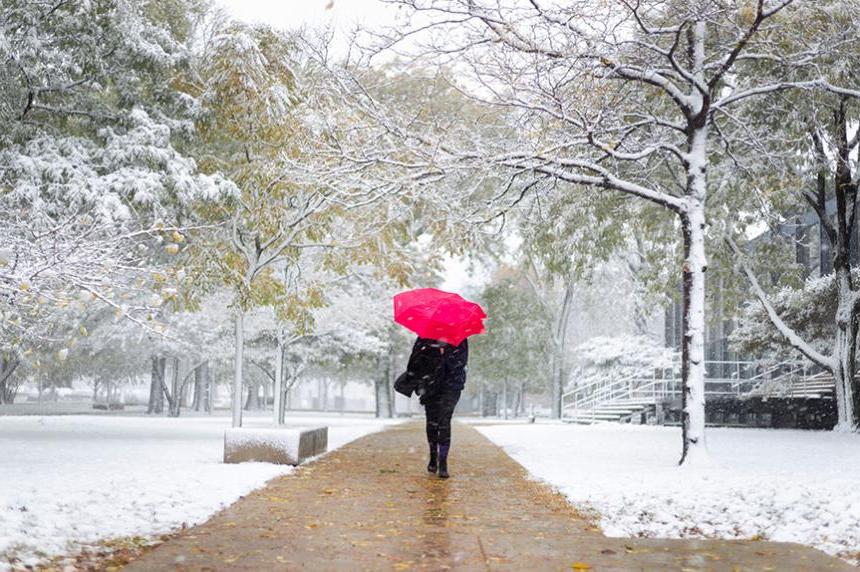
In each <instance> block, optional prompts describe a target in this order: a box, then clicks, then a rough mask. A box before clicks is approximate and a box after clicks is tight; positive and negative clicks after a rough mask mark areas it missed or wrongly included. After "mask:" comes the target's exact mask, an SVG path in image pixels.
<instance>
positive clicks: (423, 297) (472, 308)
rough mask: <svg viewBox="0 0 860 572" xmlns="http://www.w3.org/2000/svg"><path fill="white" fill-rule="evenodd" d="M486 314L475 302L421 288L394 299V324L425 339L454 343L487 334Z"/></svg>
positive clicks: (455, 344)
mask: <svg viewBox="0 0 860 572" xmlns="http://www.w3.org/2000/svg"><path fill="white" fill-rule="evenodd" d="M486 317H487V314H486V313H484V310H483V308H481V306H479V305H478V304H476V303H474V302H470V301H469V300H466V299H465V298H463V297H462V296H460V295H459V294H454V293H452V292H445V291H444V290H437V289H436V288H419V289H417V290H408V291H406V292H401V293H400V294H397V295H396V296H394V321H395V322H397V323H398V324H400V325H401V326H405V327H407V328H408V329H410V330H412V331H413V332H415V333H416V334H418V335H419V336H421V337H422V338H430V339H433V340H439V341H442V342H446V343H449V344H451V345H452V346H458V345H460V342H462V341H463V340H465V339H466V338H468V337H469V336H473V335H475V334H483V333H484V331H485V330H484V322H483V320H484V318H486Z"/></svg>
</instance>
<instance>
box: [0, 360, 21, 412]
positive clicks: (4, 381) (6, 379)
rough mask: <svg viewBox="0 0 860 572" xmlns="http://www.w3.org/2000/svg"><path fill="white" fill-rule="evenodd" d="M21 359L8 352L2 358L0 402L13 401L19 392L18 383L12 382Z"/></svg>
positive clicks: (0, 362) (0, 363)
mask: <svg viewBox="0 0 860 572" xmlns="http://www.w3.org/2000/svg"><path fill="white" fill-rule="evenodd" d="M20 364H21V360H20V359H19V358H18V357H17V356H15V355H13V354H10V353H8V352H3V356H2V358H0V403H9V404H11V403H13V402H14V401H15V394H16V393H17V392H18V386H17V384H15V383H13V382H12V374H14V373H15V370H16V369H18V366H19V365H20Z"/></svg>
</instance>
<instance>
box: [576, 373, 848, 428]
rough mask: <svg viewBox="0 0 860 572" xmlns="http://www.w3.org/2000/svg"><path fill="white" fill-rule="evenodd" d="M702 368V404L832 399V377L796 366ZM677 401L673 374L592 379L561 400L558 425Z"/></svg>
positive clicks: (620, 416) (617, 417) (613, 417)
mask: <svg viewBox="0 0 860 572" xmlns="http://www.w3.org/2000/svg"><path fill="white" fill-rule="evenodd" d="M705 368H706V371H707V372H708V377H706V380H705V398H706V399H708V398H711V399H714V398H724V399H725V398H729V399H749V398H761V399H768V398H771V397H775V398H776V397H779V398H791V399H832V398H833V392H834V384H833V378H832V376H828V375H827V374H826V373H822V372H816V371H813V370H811V369H810V368H808V367H807V366H806V365H805V364H803V363H800V362H793V361H786V362H780V363H777V364H773V365H770V366H766V367H763V366H762V365H761V364H760V363H758V362H748V361H708V362H706V363H705ZM680 397H681V380H680V377H679V376H678V375H677V373H676V372H675V371H674V370H660V371H655V372H654V373H653V375H652V376H651V377H650V378H648V377H642V376H636V375H626V376H618V375H617V374H615V375H614V374H611V373H609V374H604V375H594V376H592V377H591V378H588V379H584V380H581V382H580V383H579V384H578V385H577V387H576V388H574V389H573V390H571V391H569V392H567V393H565V394H564V395H563V396H562V419H564V420H566V421H571V422H575V423H586V424H590V423H596V422H601V421H628V420H630V419H631V418H632V417H634V416H635V415H641V414H642V413H643V412H645V413H652V412H654V411H655V410H656V409H657V408H658V407H659V406H660V405H661V404H663V403H666V402H669V401H672V400H675V399H680Z"/></svg>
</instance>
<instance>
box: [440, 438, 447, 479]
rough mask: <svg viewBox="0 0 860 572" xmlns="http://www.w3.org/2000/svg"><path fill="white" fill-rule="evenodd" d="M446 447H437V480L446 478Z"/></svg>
mask: <svg viewBox="0 0 860 572" xmlns="http://www.w3.org/2000/svg"><path fill="white" fill-rule="evenodd" d="M448 447H449V446H448V445H439V478H440V479H447V478H448Z"/></svg>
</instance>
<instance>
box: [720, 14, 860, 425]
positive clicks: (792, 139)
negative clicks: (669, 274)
mask: <svg viewBox="0 0 860 572" xmlns="http://www.w3.org/2000/svg"><path fill="white" fill-rule="evenodd" d="M858 8H860V4H858V3H855V2H841V1H838V2H837V1H825V2H817V3H814V4H806V5H803V6H802V7H801V9H798V10H796V11H794V12H793V13H792V14H790V16H789V18H788V20H787V21H786V22H785V25H784V28H783V30H782V32H781V34H778V35H777V34H775V35H774V36H775V37H774V39H775V40H777V39H778V40H779V41H780V42H781V43H782V44H785V45H786V46H787V48H786V49H787V50H789V51H792V52H795V53H805V54H808V53H809V45H810V42H816V41H819V42H820V41H821V37H822V34H825V33H826V34H827V43H826V44H825V47H827V46H830V47H829V49H827V50H824V49H822V48H821V47H818V50H819V52H820V53H819V54H817V56H818V57H817V61H816V63H817V65H816V66H815V67H808V66H801V67H796V68H788V69H786V67H785V65H784V64H783V62H781V61H773V60H772V59H762V61H761V63H759V64H758V66H757V68H758V70H759V72H760V73H761V74H762V75H763V76H765V77H767V76H771V77H773V78H778V79H774V80H772V81H781V82H782V84H783V85H785V86H798V85H799V86H805V87H808V86H814V87H815V90H814V91H812V92H809V90H807V91H804V92H803V93H797V92H794V93H792V92H786V90H785V89H780V90H779V94H778V95H771V96H770V97H769V98H768V99H767V100H766V104H767V105H768V109H769V110H768V112H767V113H766V114H764V113H763V112H762V111H761V110H759V109H744V110H741V111H742V112H743V115H742V116H744V117H746V118H747V121H749V122H750V124H751V125H755V124H759V125H764V126H765V127H767V128H768V129H769V130H770V132H771V134H772V135H771V137H770V138H768V139H763V140H762V147H763V148H764V149H765V150H766V151H767V152H768V155H767V156H768V157H770V158H771V159H770V162H771V164H772V165H774V166H775V167H776V168H775V169H774V173H773V175H772V176H771V177H770V178H768V179H765V180H763V181H762V182H761V183H760V184H761V187H763V189H762V190H764V191H765V192H763V193H761V195H762V196H763V201H764V202H765V203H766V204H768V205H769V206H770V209H771V210H772V211H773V212H774V214H773V217H774V218H776V219H777V220H776V221H775V224H791V222H792V221H791V220H790V218H789V217H792V216H797V213H799V212H803V211H811V212H814V213H815V215H816V217H817V222H818V227H819V229H820V236H819V242H820V250H821V256H820V259H821V260H820V271H821V274H822V278H820V279H813V280H810V281H808V282H807V283H806V284H805V285H804V286H803V287H802V288H800V289H797V290H792V289H785V290H782V291H781V292H779V293H778V294H777V296H776V298H774V299H771V298H770V297H769V296H768V294H767V292H766V291H765V289H764V288H763V287H762V286H761V285H760V283H759V281H758V279H757V276H756V274H755V273H754V272H753V270H752V268H751V266H750V265H749V264H747V263H746V261H745V258H746V257H745V255H744V254H743V253H742V252H741V249H740V248H739V247H738V246H737V245H736V244H735V241H734V240H733V239H732V238H731V237H729V239H728V244H729V246H730V248H731V250H732V251H733V252H734V253H735V255H736V256H737V257H738V259H739V261H740V262H741V266H742V268H743V270H744V273H745V274H746V276H747V277H748V279H749V283H750V285H751V288H752V292H753V294H754V295H755V296H756V298H757V300H758V303H757V304H756V306H759V305H760V306H761V308H763V310H764V314H765V316H766V317H767V323H770V324H771V325H772V326H773V327H774V328H775V329H776V331H777V332H778V334H779V336H780V337H781V339H782V341H783V343H784V344H785V345H787V346H789V347H791V348H793V349H794V350H795V351H797V352H798V353H800V354H801V355H802V356H804V357H805V358H807V359H809V360H810V361H812V362H813V363H815V364H816V365H818V366H820V367H822V368H824V369H825V370H827V371H828V372H830V373H832V374H833V377H834V379H835V382H836V402H837V410H838V423H837V429H838V430H855V431H856V430H857V429H858V428H860V382H858V380H857V379H856V371H857V365H856V351H857V350H856V348H857V338H858V326H860V288H858V284H857V280H856V276H855V275H856V272H855V270H856V265H855V263H854V262H853V258H852V255H851V252H852V248H857V246H858V245H856V244H853V243H854V242H855V241H856V234H857V233H856V218H857V217H856V209H857V199H858V188H860V162H858V152H860V151H858V149H860V128H858V126H857V125H858V120H860V90H857V89H853V87H854V86H856V84H857V78H858V74H860V66H858V55H860V38H858V36H857V29H858V25H860V19H858ZM840 86H851V87H852V89H848V88H843V87H840ZM798 238H799V240H801V241H803V238H802V237H798ZM827 274H832V275H831V276H829V277H828V276H826V275H827ZM821 292H827V293H828V294H829V295H830V296H832V298H831V301H828V303H823V304H820V305H816V306H811V307H808V308H806V307H802V306H797V303H798V302H803V301H809V300H812V299H815V298H816V297H818V296H819V293H821ZM822 301H823V300H822ZM810 313H812V314H816V315H817V316H818V318H817V319H816V318H813V316H810ZM760 314H761V312H759V311H758V310H757V309H756V308H753V309H751V310H749V311H748V313H747V315H746V318H747V327H746V329H747V334H748V333H749V331H750V330H751V329H753V325H752V324H751V323H749V319H751V318H761V317H764V316H761V315H760ZM822 317H823V319H824V320H829V322H830V326H829V329H830V332H831V333H830V341H829V343H828V344H826V345H825V346H822V344H821V335H820V329H819V328H820V325H819V322H820V321H821V319H822ZM739 335H744V336H745V335H746V334H739ZM770 338H771V336H765V339H770ZM748 342H749V340H747V343H748Z"/></svg>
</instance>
